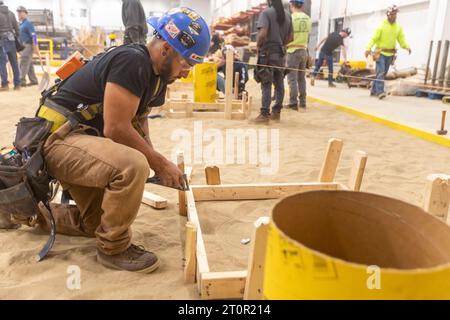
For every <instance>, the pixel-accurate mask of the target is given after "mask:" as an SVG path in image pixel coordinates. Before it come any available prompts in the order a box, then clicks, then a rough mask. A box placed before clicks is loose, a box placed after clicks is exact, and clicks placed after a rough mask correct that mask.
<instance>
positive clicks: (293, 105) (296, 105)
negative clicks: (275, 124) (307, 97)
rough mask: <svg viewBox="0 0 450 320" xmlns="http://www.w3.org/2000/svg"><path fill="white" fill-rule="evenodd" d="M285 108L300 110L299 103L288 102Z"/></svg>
mask: <svg viewBox="0 0 450 320" xmlns="http://www.w3.org/2000/svg"><path fill="white" fill-rule="evenodd" d="M284 108H285V109H291V110H298V104H297V103H294V104H288V105H286V106H284Z"/></svg>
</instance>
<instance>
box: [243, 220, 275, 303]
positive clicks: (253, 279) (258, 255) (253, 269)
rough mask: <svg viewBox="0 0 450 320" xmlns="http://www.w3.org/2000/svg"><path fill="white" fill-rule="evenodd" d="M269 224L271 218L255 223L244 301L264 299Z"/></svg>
mask: <svg viewBox="0 0 450 320" xmlns="http://www.w3.org/2000/svg"><path fill="white" fill-rule="evenodd" d="M269 222H270V218H269V217H262V218H259V219H258V220H257V221H256V222H255V223H254V226H255V231H254V235H253V239H252V243H251V250H250V257H249V260H248V269H247V281H246V283H245V292H244V300H262V299H263V283H264V265H265V258H266V244H267V233H268V230H269Z"/></svg>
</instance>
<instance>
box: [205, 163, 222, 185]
mask: <svg viewBox="0 0 450 320" xmlns="http://www.w3.org/2000/svg"><path fill="white" fill-rule="evenodd" d="M205 176H206V184H207V185H210V186H217V185H220V184H221V182H220V169H219V167H217V166H207V167H205Z"/></svg>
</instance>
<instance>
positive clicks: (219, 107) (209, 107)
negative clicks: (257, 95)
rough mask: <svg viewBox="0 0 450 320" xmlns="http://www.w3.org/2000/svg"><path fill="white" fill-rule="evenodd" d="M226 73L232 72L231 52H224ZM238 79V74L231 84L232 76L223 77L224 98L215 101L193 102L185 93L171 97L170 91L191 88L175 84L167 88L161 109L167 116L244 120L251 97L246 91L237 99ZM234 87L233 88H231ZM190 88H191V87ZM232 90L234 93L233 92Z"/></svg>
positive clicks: (248, 113)
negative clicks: (177, 96) (179, 96)
mask: <svg viewBox="0 0 450 320" xmlns="http://www.w3.org/2000/svg"><path fill="white" fill-rule="evenodd" d="M225 68H226V74H227V75H232V74H233V52H232V51H230V50H229V51H227V53H226V66H225ZM238 81H239V76H236V77H235V84H234V86H233V77H231V76H227V77H226V79H225V98H224V99H216V101H215V102H208V103H206V102H194V100H193V99H192V98H189V97H188V95H187V94H184V95H182V96H181V99H179V98H178V99H177V98H173V97H172V94H171V92H174V91H181V90H183V89H180V87H181V88H183V87H184V88H193V86H188V85H182V86H181V85H177V87H178V88H177V87H174V88H170V87H169V88H168V94H167V99H166V103H165V104H164V106H162V110H163V111H165V112H166V115H167V116H168V117H169V118H173V119H182V118H199V119H219V118H224V119H228V120H245V119H248V117H249V116H250V114H251V107H252V106H251V104H252V99H251V97H249V96H248V95H247V93H246V92H243V93H242V99H238V94H237V93H238ZM233 87H234V90H233ZM191 90H192V89H191ZM233 91H234V93H233Z"/></svg>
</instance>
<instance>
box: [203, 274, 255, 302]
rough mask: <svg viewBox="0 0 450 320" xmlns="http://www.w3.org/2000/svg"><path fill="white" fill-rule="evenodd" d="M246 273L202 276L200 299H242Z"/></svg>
mask: <svg viewBox="0 0 450 320" xmlns="http://www.w3.org/2000/svg"><path fill="white" fill-rule="evenodd" d="M246 278H247V271H233V272H209V273H205V274H202V280H201V290H200V295H201V298H202V299H242V298H243V297H244V289H245V282H246Z"/></svg>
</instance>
